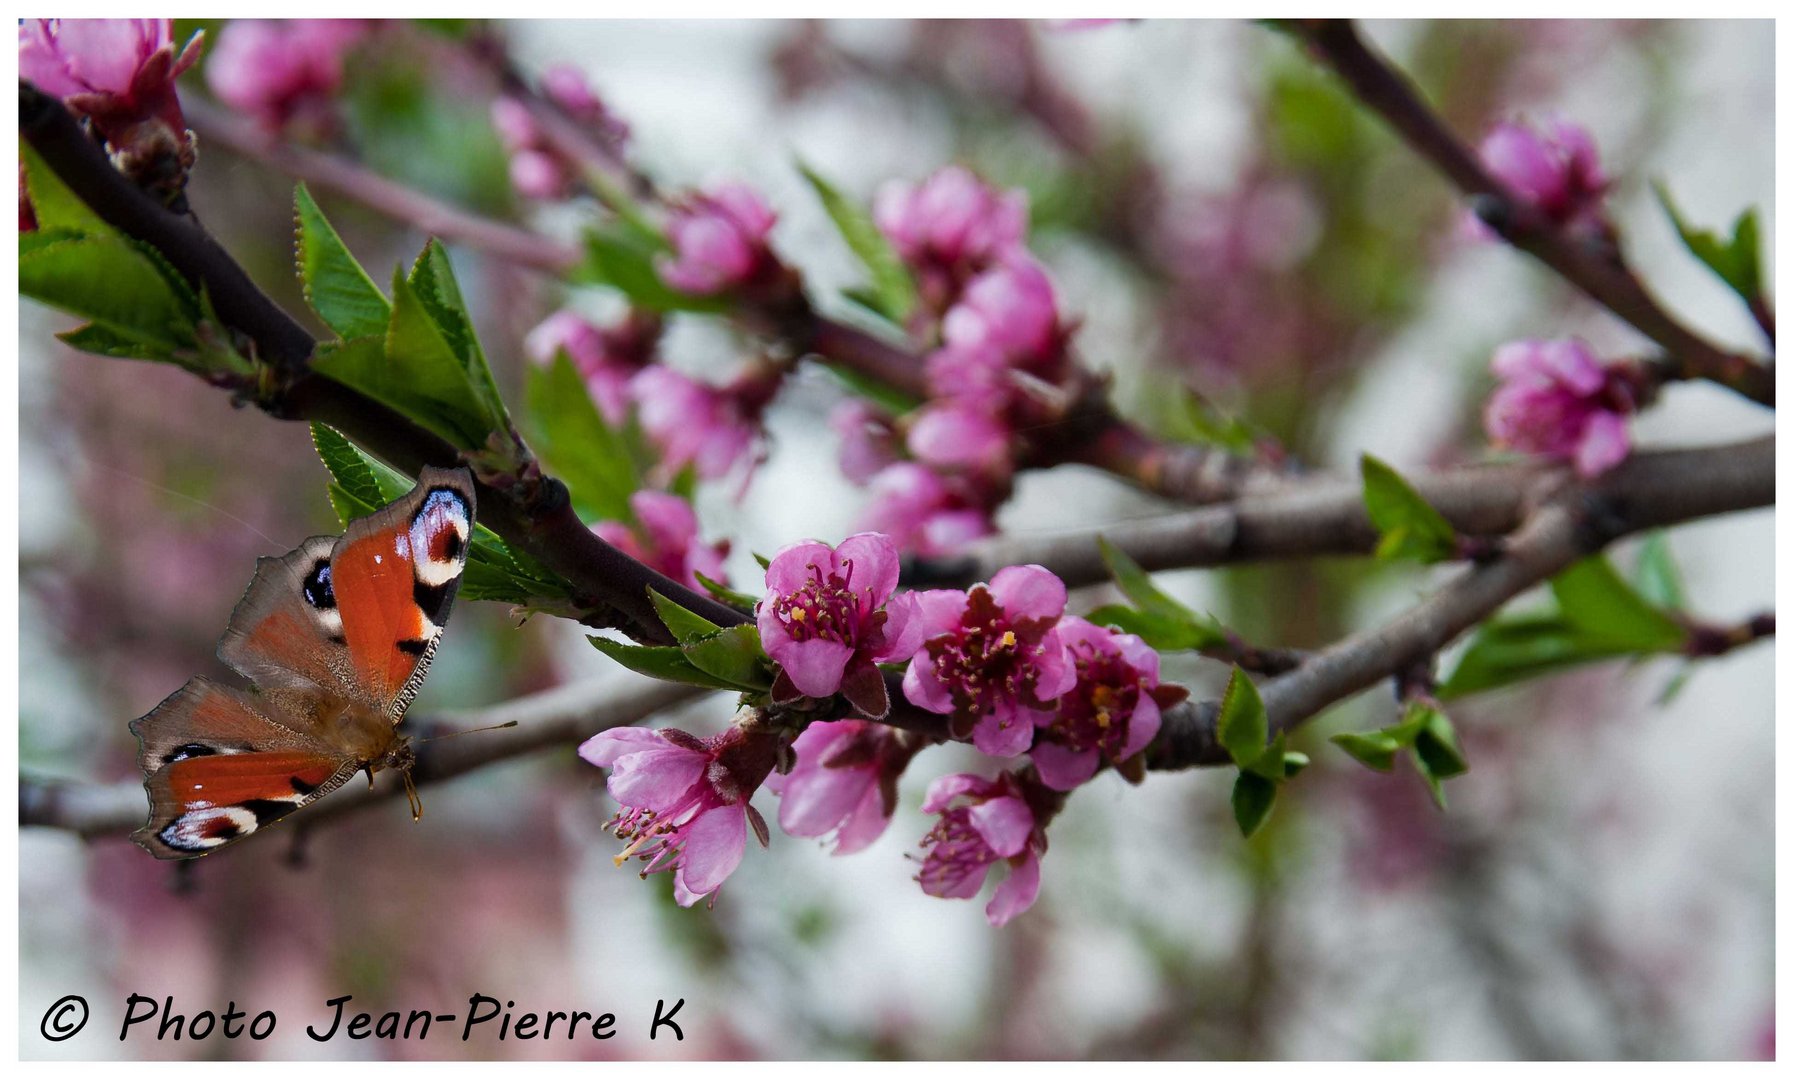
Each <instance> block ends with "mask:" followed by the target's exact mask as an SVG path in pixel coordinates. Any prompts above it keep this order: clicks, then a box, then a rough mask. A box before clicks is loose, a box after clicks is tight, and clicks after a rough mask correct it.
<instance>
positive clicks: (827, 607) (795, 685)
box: [758, 533, 920, 720]
mask: <svg viewBox="0 0 1794 1080" xmlns="http://www.w3.org/2000/svg"><path fill="white" fill-rule="evenodd" d="M897 570H898V566H897V549H896V547H895V546H893V545H892V543H891V541H890V538H889V537H885V536H881V535H879V534H878V533H859V534H857V535H854V536H850V537H848V538H847V539H845V540H843V541H841V544H840V546H839V547H835V548H830V547H829V546H828V545H827V544H824V543H821V542H819V541H816V540H805V541H802V542H800V543H796V544H791V545H789V546H787V547H785V548H784V549H783V550H781V551H780V552H779V553H778V554H777V555H775V556H773V559H772V563H771V565H769V566H768V567H767V568H766V587H767V590H768V592H767V594H766V598H765V599H764V600H762V601H760V611H759V618H758V622H759V626H760V642H761V644H762V645H763V646H764V647H765V649H766V655H768V656H770V657H772V659H773V661H774V662H775V663H777V664H778V665H779V668H780V672H779V677H778V679H777V680H776V681H775V682H774V683H773V687H772V696H773V700H774V701H792V700H795V699H796V698H798V697H811V698H826V697H828V696H830V695H831V694H834V693H835V692H836V691H840V692H841V693H842V694H844V695H846V697H847V700H848V701H850V702H852V703H853V707H854V708H856V709H858V710H860V712H862V713H864V714H865V715H867V716H869V717H871V718H873V719H874V720H878V719H883V718H884V715H885V714H886V713H887V712H889V711H890V708H891V701H890V695H889V694H888V693H887V692H886V690H885V681H884V676H883V674H882V673H880V672H879V670H878V666H877V665H879V664H882V663H886V662H889V661H901V660H907V659H909V657H910V655H911V654H913V653H914V652H915V651H916V646H917V645H918V644H919V643H920V642H919V639H918V638H917V636H916V629H917V628H916V625H915V597H914V596H913V594H908V593H906V594H904V595H902V596H894V595H892V594H893V593H895V592H896V590H897Z"/></svg>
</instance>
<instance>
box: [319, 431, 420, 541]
mask: <svg viewBox="0 0 1794 1080" xmlns="http://www.w3.org/2000/svg"><path fill="white" fill-rule="evenodd" d="M311 443H312V446H313V447H314V448H316V450H317V451H318V459H319V460H320V461H322V462H323V463H324V468H325V470H326V471H327V472H329V473H330V479H331V480H332V482H333V484H332V486H333V487H335V488H337V489H340V490H341V492H342V494H343V496H344V498H345V499H346V500H349V505H348V508H351V509H355V512H354V513H345V512H344V510H345V506H344V505H343V504H341V503H339V502H338V500H337V498H336V496H335V494H334V493H333V494H332V496H331V500H330V502H331V505H332V506H335V507H336V516H337V517H338V518H339V519H340V520H341V521H342V523H343V525H344V526H347V525H348V524H349V522H350V521H352V520H353V519H355V518H357V517H360V516H361V515H363V514H366V513H369V512H370V511H371V510H373V509H378V508H379V507H382V506H385V505H386V504H387V503H389V502H391V501H392V500H393V499H395V498H397V497H398V495H399V494H401V493H402V492H393V491H392V490H391V489H390V488H389V489H387V490H385V491H382V490H381V487H380V482H379V480H377V479H376V478H375V474H374V465H375V463H374V461H373V460H372V459H370V458H369V457H367V456H366V455H364V454H363V453H362V452H361V451H360V450H358V449H356V448H355V444H354V443H351V442H350V441H349V440H348V439H346V438H344V437H343V436H342V434H341V433H339V432H338V431H337V430H336V429H335V428H333V427H328V426H326V425H324V424H319V423H313V424H312V425H311ZM395 475H396V474H395ZM363 508H365V509H363Z"/></svg>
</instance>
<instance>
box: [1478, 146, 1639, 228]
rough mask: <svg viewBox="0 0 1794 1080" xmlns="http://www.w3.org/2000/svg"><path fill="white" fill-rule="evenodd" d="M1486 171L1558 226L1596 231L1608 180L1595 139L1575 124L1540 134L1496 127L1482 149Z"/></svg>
mask: <svg viewBox="0 0 1794 1080" xmlns="http://www.w3.org/2000/svg"><path fill="white" fill-rule="evenodd" d="M1480 152H1481V154H1482V159H1483V164H1484V165H1485V166H1487V167H1488V169H1489V172H1490V173H1492V174H1494V176H1495V178H1496V179H1498V180H1500V181H1501V182H1502V183H1503V184H1505V185H1507V186H1508V187H1509V188H1510V189H1512V190H1513V192H1514V194H1515V195H1518V196H1519V197H1521V198H1523V199H1525V200H1526V201H1527V202H1529V203H1531V204H1532V205H1533V206H1535V207H1537V208H1538V209H1539V210H1540V211H1541V212H1543V213H1544V214H1545V216H1546V217H1548V218H1550V219H1551V220H1552V221H1553V222H1556V223H1557V224H1559V225H1578V226H1583V227H1590V228H1593V227H1598V226H1599V225H1600V222H1601V199H1602V196H1603V195H1605V194H1606V192H1607V187H1608V179H1607V175H1606V174H1605V173H1604V172H1602V170H1601V163H1600V160H1599V158H1598V157H1597V155H1596V153H1595V144H1594V140H1593V139H1591V138H1590V137H1589V134H1588V132H1587V131H1586V130H1585V129H1583V128H1582V127H1579V126H1578V125H1576V124H1572V123H1569V122H1568V121H1565V120H1561V119H1552V120H1550V121H1549V122H1548V123H1547V125H1546V128H1545V130H1544V132H1543V133H1540V132H1538V131H1535V130H1534V129H1532V128H1530V127H1527V126H1525V125H1524V124H1518V123H1502V124H1497V125H1496V126H1495V128H1494V130H1492V131H1490V132H1489V134H1488V135H1487V136H1486V137H1485V138H1484V139H1483V142H1482V146H1481V148H1480Z"/></svg>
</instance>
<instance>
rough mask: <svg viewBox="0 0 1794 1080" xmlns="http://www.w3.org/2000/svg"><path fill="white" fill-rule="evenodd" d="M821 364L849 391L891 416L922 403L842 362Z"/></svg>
mask: <svg viewBox="0 0 1794 1080" xmlns="http://www.w3.org/2000/svg"><path fill="white" fill-rule="evenodd" d="M822 366H823V368H824V369H826V370H827V371H828V373H829V374H830V375H833V376H834V377H835V378H837V379H839V380H840V381H841V385H843V386H845V387H847V389H848V391H849V392H851V393H853V394H854V395H856V396H858V397H863V398H865V399H866V400H867V401H870V402H872V404H874V405H877V406H878V407H879V408H881V409H883V410H884V411H885V412H888V413H890V414H891V415H892V416H903V415H906V414H908V413H911V412H914V411H915V410H916V408H917V407H918V406H920V405H921V404H922V399H921V398H918V397H913V396H911V395H909V394H906V393H904V392H903V391H902V390H899V389H897V388H896V387H894V386H889V385H887V384H885V383H882V382H880V381H879V380H877V379H874V378H872V377H871V376H869V375H863V374H861V373H860V372H858V371H855V370H853V369H852V368H849V367H847V366H845V365H843V364H831V363H828V362H827V361H824V362H823V365H822Z"/></svg>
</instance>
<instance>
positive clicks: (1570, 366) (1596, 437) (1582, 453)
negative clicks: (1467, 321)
mask: <svg viewBox="0 0 1794 1080" xmlns="http://www.w3.org/2000/svg"><path fill="white" fill-rule="evenodd" d="M1490 367H1491V368H1492V369H1493V370H1494V372H1495V376H1496V378H1498V379H1500V380H1501V385H1500V386H1498V387H1497V388H1496V390H1495V392H1494V393H1493V394H1491V395H1490V396H1489V402H1488V405H1487V406H1486V407H1485V408H1484V410H1483V427H1484V429H1485V430H1487V431H1488V433H1489V438H1490V440H1491V441H1492V442H1494V443H1495V444H1496V445H1497V446H1504V447H1510V448H1512V449H1515V450H1521V451H1524V452H1526V453H1532V454H1543V455H1546V456H1548V457H1555V458H1560V459H1562V460H1566V461H1571V462H1574V463H1575V465H1576V472H1577V473H1578V474H1579V475H1581V476H1584V477H1591V476H1598V475H1600V474H1601V473H1604V472H1606V471H1607V470H1608V469H1611V468H1613V467H1614V466H1615V465H1618V464H1619V463H1620V462H1621V461H1624V460H1625V458H1626V454H1627V453H1628V452H1629V451H1630V450H1631V439H1630V437H1629V436H1628V434H1627V432H1626V414H1627V413H1628V412H1631V411H1632V408H1633V406H1632V398H1631V394H1630V391H1629V389H1628V387H1627V384H1626V382H1625V380H1623V379H1621V378H1617V377H1615V376H1614V375H1613V374H1612V373H1610V372H1609V371H1608V369H1607V368H1605V367H1603V366H1602V364H1601V363H1600V361H1599V360H1597V359H1595V355H1594V353H1593V352H1592V351H1590V349H1589V347H1588V346H1587V345H1586V344H1585V343H1583V342H1582V341H1579V340H1577V339H1575V338H1565V339H1560V340H1555V341H1514V342H1509V343H1508V344H1506V345H1503V346H1501V347H1500V348H1499V349H1496V350H1495V357H1494V360H1493V361H1492V362H1491V364H1490Z"/></svg>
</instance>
